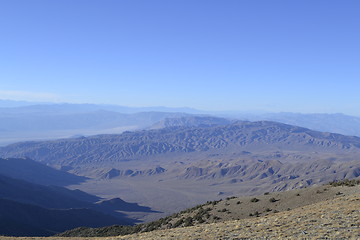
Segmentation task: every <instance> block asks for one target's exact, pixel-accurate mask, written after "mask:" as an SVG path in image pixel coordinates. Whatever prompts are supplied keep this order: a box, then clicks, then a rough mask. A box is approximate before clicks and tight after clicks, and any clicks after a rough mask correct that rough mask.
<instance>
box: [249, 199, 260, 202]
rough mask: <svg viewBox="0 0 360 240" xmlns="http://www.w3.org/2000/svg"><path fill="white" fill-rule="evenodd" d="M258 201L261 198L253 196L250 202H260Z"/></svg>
mask: <svg viewBox="0 0 360 240" xmlns="http://www.w3.org/2000/svg"><path fill="white" fill-rule="evenodd" d="M258 201H260V199H258V198H252V199H251V200H250V202H258Z"/></svg>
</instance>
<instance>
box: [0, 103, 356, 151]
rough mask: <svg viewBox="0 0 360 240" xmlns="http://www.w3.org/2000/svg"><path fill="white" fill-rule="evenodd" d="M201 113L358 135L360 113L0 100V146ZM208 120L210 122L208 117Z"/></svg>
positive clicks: (154, 125) (119, 129)
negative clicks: (274, 111) (356, 114)
mask: <svg viewBox="0 0 360 240" xmlns="http://www.w3.org/2000/svg"><path fill="white" fill-rule="evenodd" d="M205 116H206V117H208V118H212V119H211V122H212V123H211V124H219V123H220V122H221V121H223V122H225V120H224V118H226V119H227V120H226V121H233V120H250V121H263V120H269V121H277V122H282V123H286V124H291V125H296V126H301V127H306V128H309V129H312V130H317V131H325V132H334V133H339V134H344V135H351V136H360V124H359V123H360V117H354V116H347V115H343V114H296V113H256V114H254V113H241V112H239V113H237V112H231V113H222V112H206V111H200V110H195V109H191V108H166V107H145V108H133V107H124V106H117V105H95V104H50V103H48V104H45V103H41V104H34V103H29V102H16V101H4V100H0V146H1V145H2V146H4V145H7V144H10V143H15V142H19V141H33V140H48V139H57V138H69V137H80V136H89V135H96V134H116V133H122V132H124V131H128V130H130V131H133V130H140V129H148V128H161V127H167V125H169V126H170V125H174V124H177V125H179V124H180V125H182V126H185V125H184V124H185V122H183V123H181V122H180V121H187V123H186V124H187V125H189V124H199V122H198V123H196V121H198V120H196V121H194V120H190V119H191V118H193V119H194V117H205ZM215 118H218V120H215ZM165 119H167V120H165ZM169 119H172V120H169ZM169 121H171V123H170V122H169ZM190 121H193V123H191V122H190ZM202 121H204V119H203V120H202ZM207 121H208V123H209V120H207ZM175 122H177V123H175ZM193 126H195V125H193Z"/></svg>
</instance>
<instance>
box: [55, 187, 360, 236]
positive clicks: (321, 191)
mask: <svg viewBox="0 0 360 240" xmlns="http://www.w3.org/2000/svg"><path fill="white" fill-rule="evenodd" d="M356 184H360V180H357V181H355V180H352V181H343V182H335V183H333V184H332V185H324V186H319V187H313V188H307V189H301V190H292V191H288V192H281V193H267V192H266V193H264V194H263V195H260V196H253V197H229V198H226V199H224V200H219V201H211V202H207V203H205V204H202V205H198V206H196V207H193V208H191V209H187V210H184V211H182V212H179V213H176V214H173V215H171V216H169V217H166V218H163V219H160V220H158V221H155V222H151V223H148V224H141V225H137V226H134V227H122V226H109V227H105V228H95V229H92V228H78V229H73V230H70V231H67V232H65V233H62V234H60V235H59V236H65V237H95V236H97V237H104V236H117V235H124V234H129V233H139V232H148V231H154V230H160V229H174V228H181V227H189V226H202V227H203V228H206V227H205V226H204V225H209V224H211V225H210V226H211V227H212V226H213V224H214V223H221V222H226V224H227V223H228V221H233V220H241V219H249V218H250V219H251V218H252V219H254V218H255V219H256V218H259V217H265V218H269V217H272V216H274V215H277V214H278V213H282V212H289V211H291V210H292V209H300V208H301V209H304V208H305V209H306V208H309V205H312V204H316V203H319V202H323V201H329V200H330V199H338V198H341V197H344V196H347V197H349V196H353V195H354V194H359V193H360V186H357V185H356ZM357 206H360V199H358V202H357ZM310 207H311V206H310ZM357 212H359V211H358V210H357ZM313 214H315V212H313V213H312V215H313ZM356 220H357V221H359V220H360V219H354V221H355V222H356ZM359 223H360V222H358V224H359ZM328 224H329V225H331V224H330V223H328ZM354 226H355V225H354ZM357 226H359V225H357ZM174 231H176V230H174ZM298 232H300V229H299V230H298ZM168 233H169V234H170V233H171V231H169V232H168ZM359 233H360V232H359ZM155 235H156V234H155ZM136 236H137V237H140V236H141V235H136ZM150 236H151V235H150ZM167 236H168V235H167ZM179 237H180V236H179Z"/></svg>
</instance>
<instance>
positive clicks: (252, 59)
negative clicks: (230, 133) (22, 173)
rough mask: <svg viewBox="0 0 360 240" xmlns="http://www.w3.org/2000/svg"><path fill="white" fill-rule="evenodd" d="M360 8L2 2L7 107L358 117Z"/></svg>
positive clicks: (231, 2)
mask: <svg viewBox="0 0 360 240" xmlns="http://www.w3.org/2000/svg"><path fill="white" fill-rule="evenodd" d="M359 13H360V1H358V0H353V1H351V0H337V1H333V0H301V1H300V0H298V1H295V0H294V1H293V0H291V1H290V0H282V1H278V0H262V1H260V0H217V1H213V0H162V1H160V0H142V1H139V0H97V1H94V0H43V1H40V0H31V1H30V0H22V1H20V0H0V99H16V100H28V101H54V102H75V103H85V102H86V103H105V104H119V105H125V106H168V107H184V106H186V107H193V108H197V109H203V110H265V111H274V112H278V111H290V112H304V113H307V112H328V113H334V112H342V113H347V114H352V115H360V14H359Z"/></svg>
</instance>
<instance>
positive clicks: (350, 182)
mask: <svg viewBox="0 0 360 240" xmlns="http://www.w3.org/2000/svg"><path fill="white" fill-rule="evenodd" d="M329 185H331V186H333V187H339V186H347V187H354V186H356V185H360V179H352V180H349V179H344V180H341V181H332V182H329Z"/></svg>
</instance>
